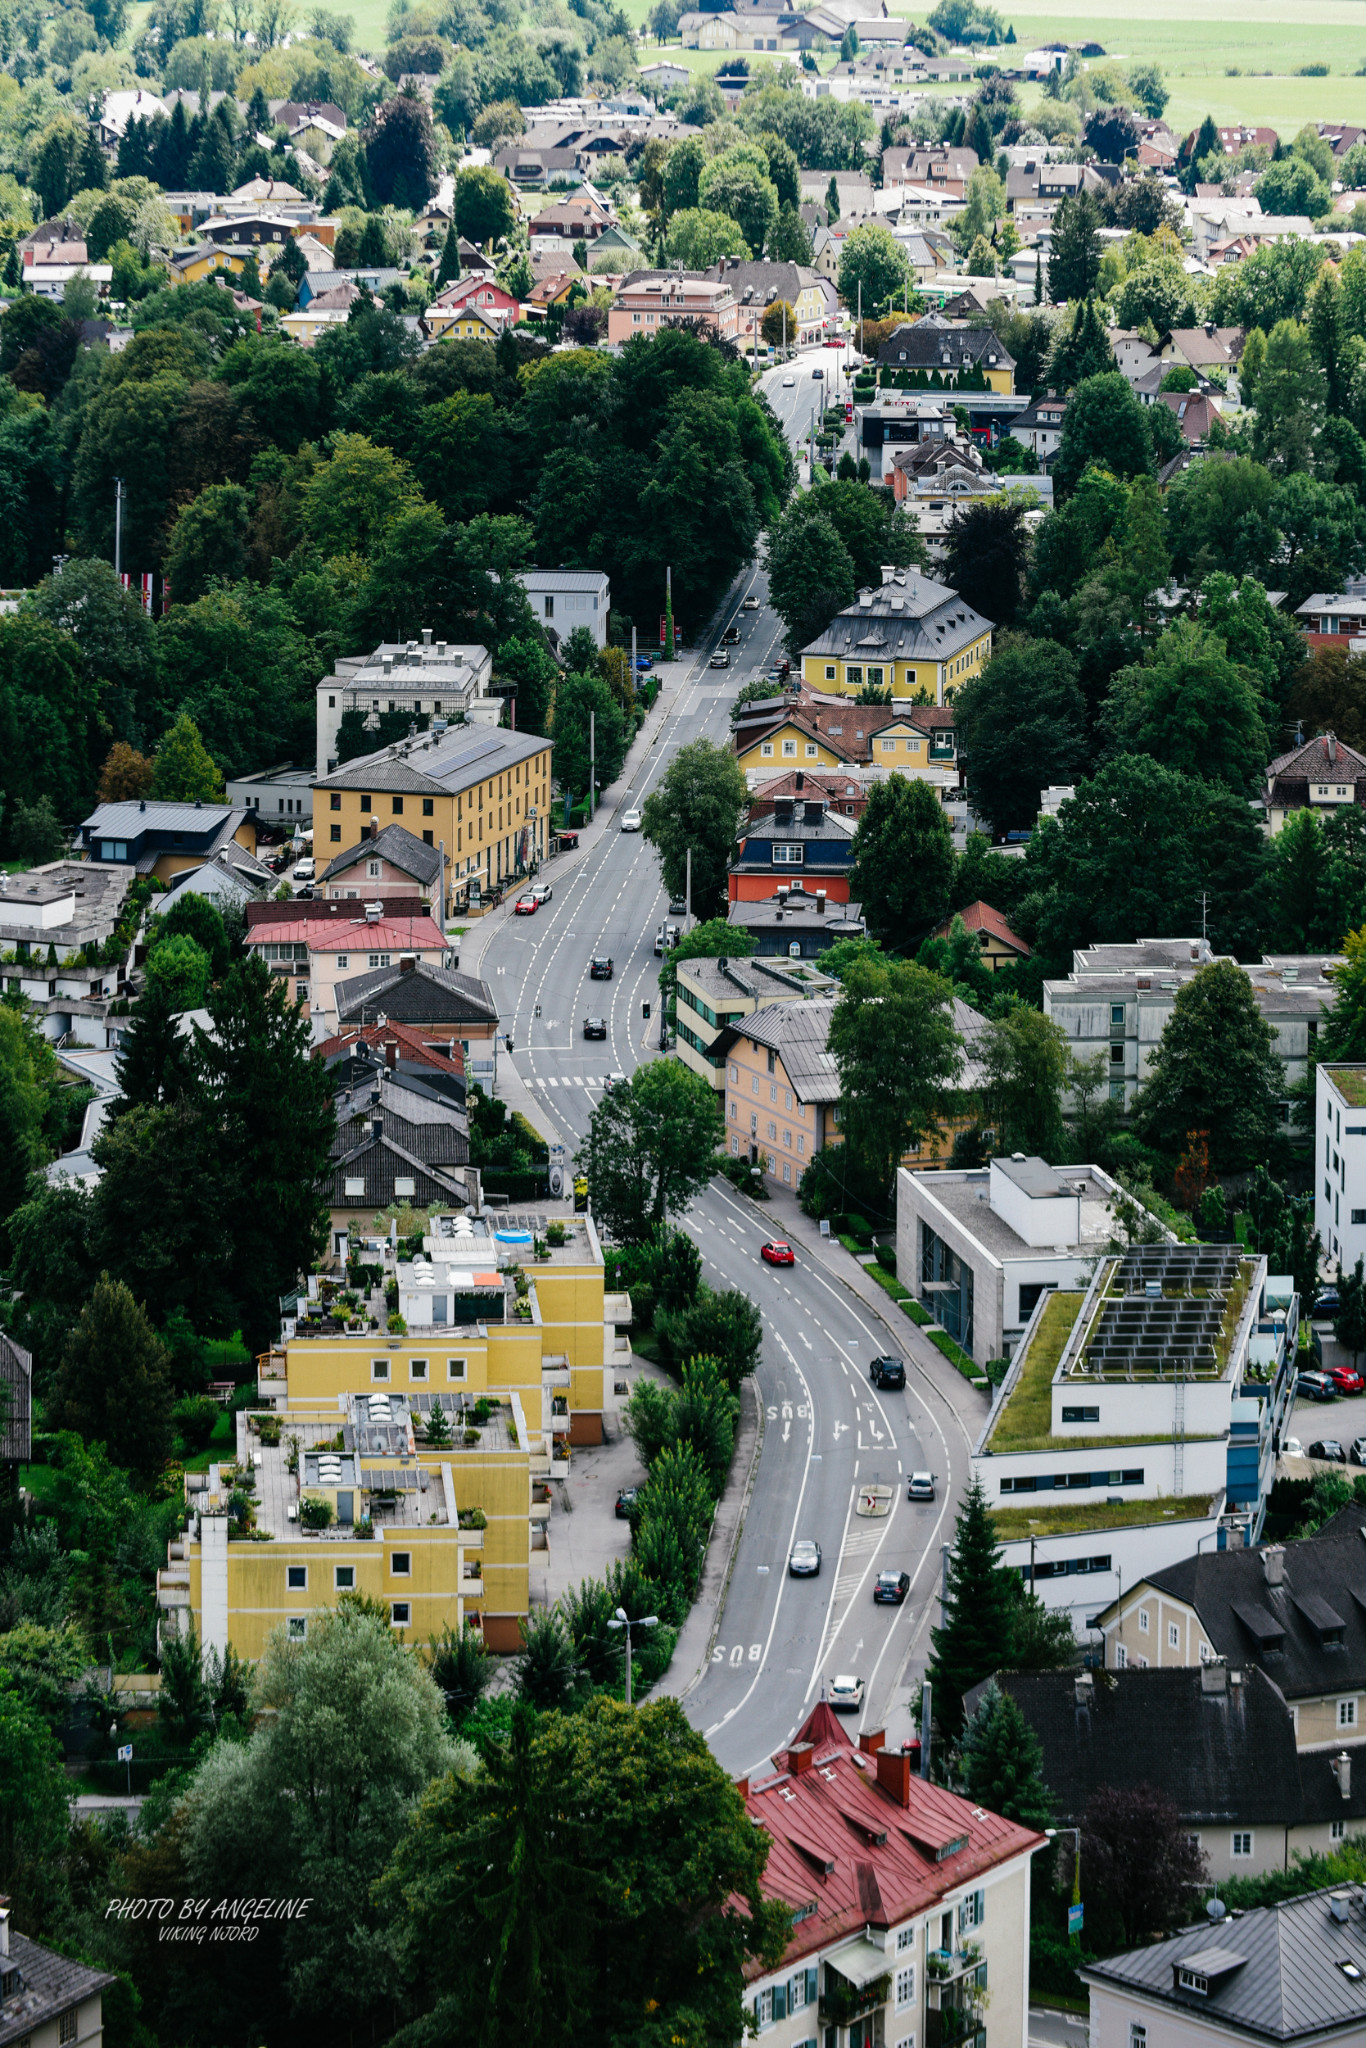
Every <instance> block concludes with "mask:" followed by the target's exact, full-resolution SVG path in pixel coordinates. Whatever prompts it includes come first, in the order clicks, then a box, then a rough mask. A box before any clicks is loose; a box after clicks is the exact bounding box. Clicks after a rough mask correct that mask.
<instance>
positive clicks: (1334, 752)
mask: <svg viewBox="0 0 1366 2048" xmlns="http://www.w3.org/2000/svg"><path fill="white" fill-rule="evenodd" d="M1323 743H1324V745H1325V746H1326V747H1327V749H1328V759H1329V761H1330V762H1332V761H1336V760H1337V757H1338V743H1337V735H1336V734H1335V733H1331V732H1326V733H1325V734H1324V736H1323Z"/></svg>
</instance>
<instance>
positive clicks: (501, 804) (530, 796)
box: [313, 699, 550, 889]
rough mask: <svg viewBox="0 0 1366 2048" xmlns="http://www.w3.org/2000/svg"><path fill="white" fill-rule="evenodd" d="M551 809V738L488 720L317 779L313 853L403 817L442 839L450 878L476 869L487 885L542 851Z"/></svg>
mask: <svg viewBox="0 0 1366 2048" xmlns="http://www.w3.org/2000/svg"><path fill="white" fill-rule="evenodd" d="M379 701H380V700H378V699H377V700H376V702H377V703H378V702H379ZM549 816H550V741H549V740H545V739H540V738H538V737H537V736H536V735H535V734H532V733H520V732H507V731H502V730H499V729H497V728H494V727H490V726H456V727H453V728H452V729H451V731H450V732H448V733H446V734H445V735H444V736H443V737H441V738H440V739H439V740H433V741H432V743H431V744H430V745H425V744H424V745H422V746H420V747H418V748H417V749H415V750H414V749H412V748H410V747H409V746H408V745H407V744H406V743H402V742H400V744H399V746H398V747H397V748H382V749H381V750H380V751H379V752H378V753H375V754H366V755H363V756H362V757H361V758H360V759H359V760H355V761H348V762H347V763H346V764H345V766H344V767H341V768H338V769H337V770H336V771H335V773H333V774H331V775H327V776H324V777H322V778H320V779H319V781H317V782H315V783H314V785H313V847H314V851H315V853H317V854H322V853H323V852H324V851H326V850H327V849H328V848H331V847H339V846H357V845H359V844H360V841H361V839H362V838H363V837H364V836H365V835H366V834H367V833H368V832H369V830H370V827H371V825H372V823H374V822H375V821H378V822H379V823H380V824H381V825H389V824H392V823H394V822H395V821H396V820H397V821H401V822H402V824H403V826H404V829H405V830H406V831H409V832H412V833H413V834H415V835H420V836H421V837H422V838H423V839H424V840H426V842H427V844H428V845H444V846H445V849H446V860H447V863H448V867H449V872H450V874H451V877H452V879H453V881H455V882H457V883H458V882H460V881H461V880H462V879H463V878H465V877H467V876H470V875H474V874H478V875H480V876H481V878H482V881H483V884H484V886H485V887H487V888H490V889H492V888H494V887H495V886H496V885H497V884H498V883H499V882H501V881H502V880H503V879H504V878H505V877H506V876H509V875H513V874H516V873H519V872H523V871H524V870H525V869H526V868H527V867H528V866H529V865H530V863H531V861H532V860H533V859H536V860H543V859H544V858H545V849H546V830H547V824H548V820H549ZM329 858H330V855H329Z"/></svg>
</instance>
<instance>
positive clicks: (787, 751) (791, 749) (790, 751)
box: [783, 740, 797, 761]
mask: <svg viewBox="0 0 1366 2048" xmlns="http://www.w3.org/2000/svg"><path fill="white" fill-rule="evenodd" d="M796 756H797V742H796V741H795V740H784V741H783V759H784V760H785V761H789V760H795V759H796Z"/></svg>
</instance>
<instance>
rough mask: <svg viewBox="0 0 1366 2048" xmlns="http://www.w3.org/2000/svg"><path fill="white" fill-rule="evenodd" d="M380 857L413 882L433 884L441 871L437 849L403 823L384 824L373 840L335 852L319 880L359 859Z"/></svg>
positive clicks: (339, 871)
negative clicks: (405, 827)
mask: <svg viewBox="0 0 1366 2048" xmlns="http://www.w3.org/2000/svg"><path fill="white" fill-rule="evenodd" d="M363 860H383V861H387V862H388V863H389V865H390V867H395V868H398V869H400V870H401V871H402V873H404V874H405V875H411V876H412V877H413V879H414V880H415V881H418V882H423V883H425V884H426V885H427V886H428V887H429V888H430V887H432V886H433V885H434V884H435V882H436V880H437V877H438V876H439V875H440V873H441V853H440V850H439V848H437V847H435V846H428V845H427V844H426V842H425V840H421V839H419V838H418V836H417V834H416V833H415V832H407V831H405V830H404V828H403V826H402V825H386V826H385V827H384V829H383V831H381V832H377V833H376V834H375V836H374V838H373V839H370V838H366V839H362V840H361V842H360V844H359V845H358V846H348V847H347V849H346V851H345V853H339V854H337V855H336V856H335V857H334V858H333V859H332V860H330V861H329V862H328V864H327V866H326V867H325V868H324V869H323V872H322V875H321V877H320V879H321V880H322V881H324V882H328V881H331V880H332V879H333V877H334V876H336V875H344V874H345V873H346V872H347V870H348V869H350V868H353V867H355V866H356V864H357V862H358V861H363Z"/></svg>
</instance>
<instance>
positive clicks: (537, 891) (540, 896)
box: [531, 882, 555, 903]
mask: <svg viewBox="0 0 1366 2048" xmlns="http://www.w3.org/2000/svg"><path fill="white" fill-rule="evenodd" d="M531 893H532V895H533V896H534V897H535V898H536V901H537V902H538V903H549V901H550V899H551V897H552V896H553V895H554V894H555V891H554V890H553V889H552V888H551V886H550V884H549V882H533V883H532V885H531Z"/></svg>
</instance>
